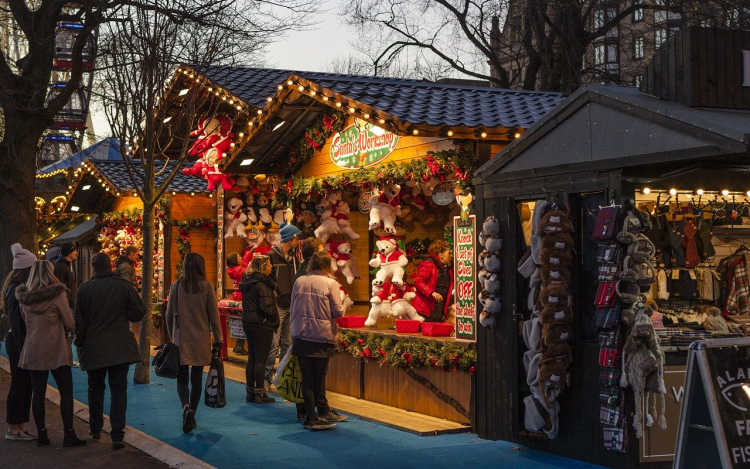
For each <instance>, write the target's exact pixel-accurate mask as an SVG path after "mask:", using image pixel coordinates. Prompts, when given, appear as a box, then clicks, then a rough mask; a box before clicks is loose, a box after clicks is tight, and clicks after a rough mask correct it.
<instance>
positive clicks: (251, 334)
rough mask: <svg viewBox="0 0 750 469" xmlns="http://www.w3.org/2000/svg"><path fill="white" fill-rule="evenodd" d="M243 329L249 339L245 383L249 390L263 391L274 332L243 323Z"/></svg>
mask: <svg viewBox="0 0 750 469" xmlns="http://www.w3.org/2000/svg"><path fill="white" fill-rule="evenodd" d="M242 329H243V330H244V331H245V338H246V339H247V341H248V343H247V365H246V366H245V382H246V383H247V387H248V388H253V389H263V388H264V384H263V380H264V378H265V374H266V360H267V359H268V354H269V353H270V352H271V344H272V343H273V331H272V330H270V329H266V328H264V327H257V326H254V325H253V324H252V323H249V322H243V323H242Z"/></svg>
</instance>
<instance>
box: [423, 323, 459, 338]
mask: <svg viewBox="0 0 750 469" xmlns="http://www.w3.org/2000/svg"><path fill="white" fill-rule="evenodd" d="M451 332H453V324H446V323H444V322H425V323H422V335H426V336H429V337H448V336H449V335H451Z"/></svg>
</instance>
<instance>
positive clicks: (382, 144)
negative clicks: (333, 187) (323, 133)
mask: <svg viewBox="0 0 750 469" xmlns="http://www.w3.org/2000/svg"><path fill="white" fill-rule="evenodd" d="M397 144H398V136H397V135H396V134H394V133H393V132H386V131H385V130H383V129H381V128H380V127H377V126H374V125H372V124H370V123H369V122H365V121H361V120H359V119H355V120H354V124H352V125H350V126H348V127H345V128H344V129H343V130H341V132H336V133H335V134H333V137H331V150H330V152H331V161H333V162H334V163H335V164H336V166H339V167H341V168H344V169H357V168H366V167H367V166H372V165H374V164H378V163H380V162H381V161H383V160H384V159H386V158H387V157H388V155H390V154H391V153H392V152H393V150H395V149H396V145H397Z"/></svg>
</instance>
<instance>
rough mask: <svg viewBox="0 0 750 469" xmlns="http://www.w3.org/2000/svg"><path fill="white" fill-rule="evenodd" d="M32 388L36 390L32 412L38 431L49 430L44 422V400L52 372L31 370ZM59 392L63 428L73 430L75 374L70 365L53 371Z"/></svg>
mask: <svg viewBox="0 0 750 469" xmlns="http://www.w3.org/2000/svg"><path fill="white" fill-rule="evenodd" d="M29 373H31V386H32V387H33V389H34V398H33V400H32V407H31V409H32V412H33V414H34V422H35V423H36V428H37V430H41V429H43V428H47V426H46V424H45V422H44V418H45V416H44V399H45V396H46V395H47V378H49V374H50V372H49V371H47V370H42V371H38V370H30V371H29ZM52 377H53V378H55V383H56V384H57V390H58V391H59V392H60V414H62V421H63V427H64V429H65V430H70V429H72V428H73V372H72V371H71V369H70V367H69V366H68V365H64V366H61V367H59V368H57V369H55V370H52Z"/></svg>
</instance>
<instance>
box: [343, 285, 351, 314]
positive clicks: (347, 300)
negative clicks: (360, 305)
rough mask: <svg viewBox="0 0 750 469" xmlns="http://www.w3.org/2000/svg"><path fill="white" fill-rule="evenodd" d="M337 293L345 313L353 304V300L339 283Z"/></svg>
mask: <svg viewBox="0 0 750 469" xmlns="http://www.w3.org/2000/svg"><path fill="white" fill-rule="evenodd" d="M339 293H340V295H341V305H342V306H343V307H344V312H345V313H346V312H347V311H349V309H350V308H351V307H352V306H353V305H354V301H353V300H352V298H351V297H350V296H349V294H348V293H347V292H346V291H345V290H344V287H342V286H341V285H339Z"/></svg>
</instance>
